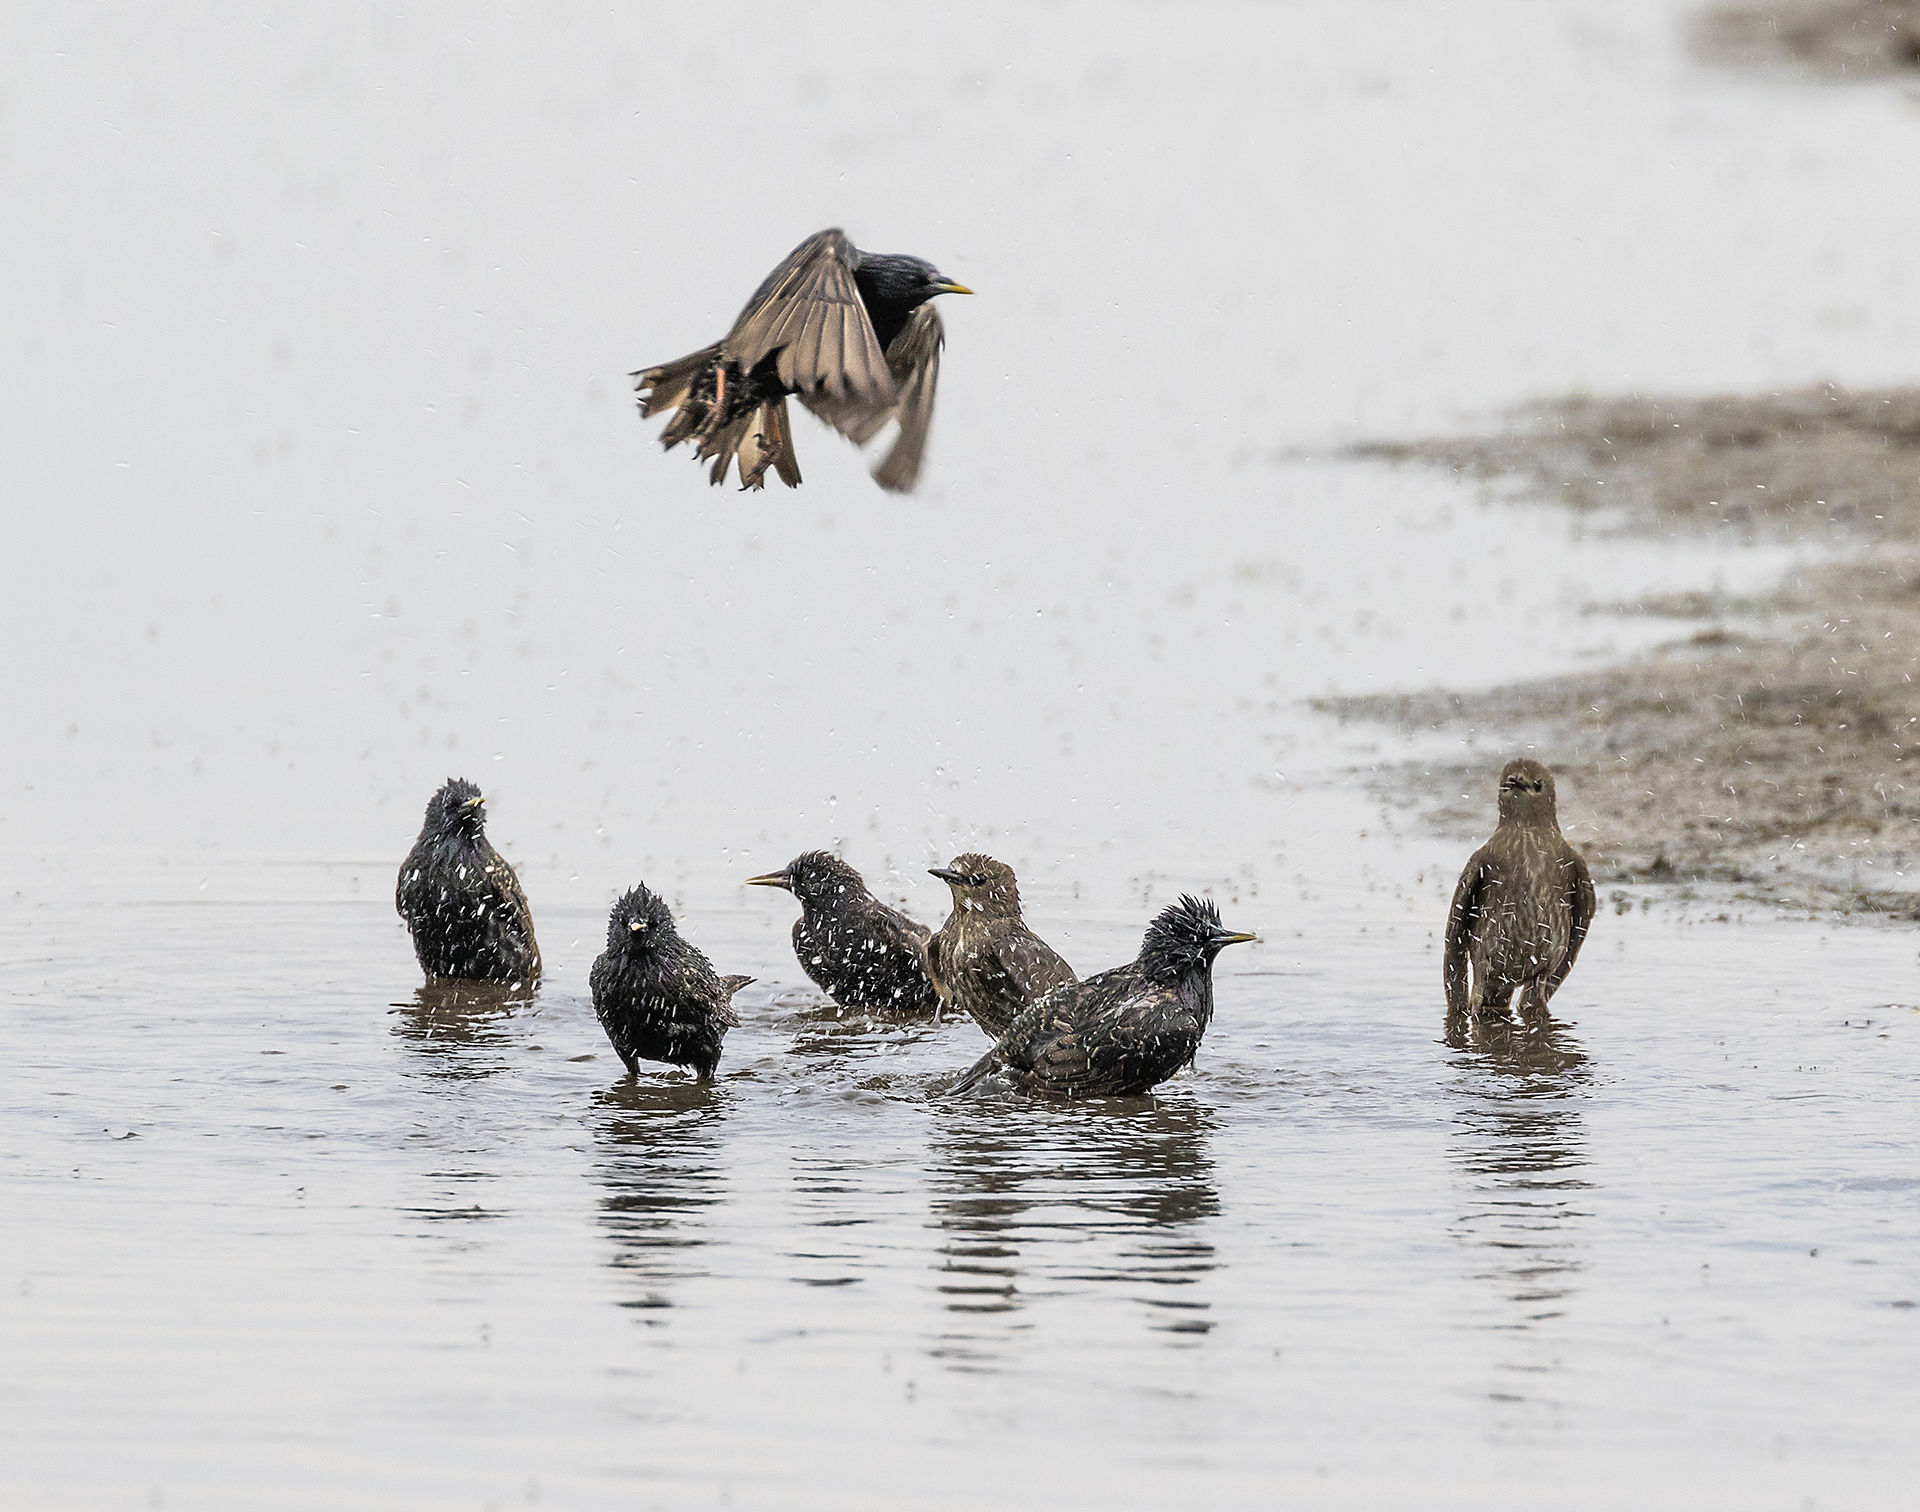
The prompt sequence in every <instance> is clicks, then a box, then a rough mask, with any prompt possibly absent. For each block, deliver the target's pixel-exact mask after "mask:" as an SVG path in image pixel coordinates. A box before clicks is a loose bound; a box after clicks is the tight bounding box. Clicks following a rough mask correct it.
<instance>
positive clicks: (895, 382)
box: [633, 231, 973, 493]
mask: <svg viewBox="0 0 1920 1512" xmlns="http://www.w3.org/2000/svg"><path fill="white" fill-rule="evenodd" d="M972 292H973V290H971V289H969V288H967V287H966V286H965V285H964V284H957V283H955V282H954V281H953V280H952V279H950V278H948V277H946V276H945V275H944V274H942V273H940V272H939V271H938V270H937V269H936V268H935V267H934V266H933V264H932V263H930V262H925V261H922V260H921V259H920V258H918V257H899V256H891V255H887V254H883V253H875V252H862V251H861V250H860V249H859V248H858V247H856V246H854V244H853V243H852V242H850V241H848V240H847V235H846V233H845V232H844V231H821V232H819V233H817V234H816V235H813V236H810V237H808V238H807V239H806V240H805V241H803V242H801V243H800V245H799V246H797V247H795V248H794V249H793V251H792V252H791V253H790V254H789V255H788V257H787V260H786V261H785V262H783V263H781V264H780V266H779V267H777V268H775V269H774V270H773V272H772V273H770V274H769V275H768V276H767V281H766V282H765V283H763V284H761V285H760V287H759V289H758V290H756V291H755V293H754V296H753V298H752V299H750V300H748V301H747V307H746V308H745V309H744V310H742V311H741V312H740V318H739V319H738V320H736V321H734V323H733V329H732V330H731V331H729V332H727V334H726V336H725V337H723V338H722V339H721V340H719V341H716V342H715V343H714V344H713V345H712V346H709V347H702V348H701V349H700V350H699V351H697V352H694V353H692V354H691V355H689V356H686V357H682V358H681V359H680V360H679V361H677V362H668V363H663V364H662V365H661V366H659V367H650V368H642V369H641V370H640V371H639V372H637V373H635V374H634V375H633V380H634V389H635V391H636V392H637V393H639V395H640V413H641V415H642V416H647V417H651V416H653V415H657V414H659V413H661V412H662V411H663V410H669V409H671V410H675V411H677V413H676V414H675V415H674V417H673V419H672V420H670V421H669V422H668V423H667V428H666V430H664V431H663V432H661V435H660V444H661V445H662V446H663V447H665V448H666V449H667V450H668V451H671V450H672V449H673V448H674V447H676V446H678V445H679V444H680V443H681V442H682V441H691V442H692V443H693V447H694V455H695V458H696V460H698V461H702V462H704V461H706V460H707V459H708V458H710V457H711V458H712V459H714V461H713V470H712V472H711V474H710V475H709V481H710V482H713V483H721V482H724V481H725V480H726V476H727V469H728V467H730V466H734V467H737V468H738V470H739V477H740V486H741V487H742V488H759V487H761V486H762V485H763V480H764V479H765V477H766V473H767V469H768V468H769V467H771V468H772V469H773V470H774V471H775V472H777V473H778V474H779V475H780V481H781V482H783V483H785V484H786V485H787V487H789V488H793V487H795V486H797V485H798V484H799V482H800V466H799V463H798V462H797V461H796V460H795V458H794V453H793V431H792V428H791V426H790V424H789V422H788V418H787V395H788V394H793V395H795V396H796V397H797V398H798V399H799V400H800V402H801V403H802V404H804V405H805V406H806V407H807V408H808V409H810V410H812V411H813V413H814V414H815V415H817V416H818V417H819V418H820V419H822V420H824V421H826V423H827V424H828V425H831V426H832V427H833V428H834V429H835V430H837V431H839V432H840V433H841V434H842V435H843V436H846V437H847V438H848V439H849V440H851V441H853V442H855V443H857V444H858V445H861V446H865V445H866V444H867V442H869V441H871V440H872V439H873V438H874V437H875V436H876V435H878V434H879V432H880V429H881V427H882V426H884V425H885V424H886V423H887V422H888V421H889V420H895V421H898V422H899V425H900V433H899V435H898V436H897V437H896V438H895V440H894V443H893V448H892V450H890V451H889V452H888V453H887V455H886V459H885V460H884V461H883V462H881V464H880V465H879V467H877V468H875V469H874V474H873V476H874V479H875V481H876V482H878V483H879V485H880V486H881V487H882V488H884V489H887V490H889V491H890V492H893V493H907V492H909V491H911V489H912V488H913V485H914V482H915V480H917V479H918V478H919V476H920V459H921V456H922V455H923V454H924V453H925V451H926V447H927V430H928V427H929V426H931V425H932V423H933V396H934V390H935V389H936V388H937V387H938V386H939V383H940V348H941V347H942V346H943V345H944V344H945V342H946V333H945V331H944V329H943V328H942V326H941V324H940V317H939V316H938V315H937V314H935V313H934V311H933V307H932V306H931V305H930V304H928V303H927V301H928V300H930V299H932V298H933V297H934V296H935V295H936V294H971V293H972Z"/></svg>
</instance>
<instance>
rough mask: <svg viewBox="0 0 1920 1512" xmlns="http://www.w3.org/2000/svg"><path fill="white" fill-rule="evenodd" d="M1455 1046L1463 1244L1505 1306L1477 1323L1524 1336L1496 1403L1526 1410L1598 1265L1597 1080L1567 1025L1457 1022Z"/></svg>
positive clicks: (1452, 1025)
mask: <svg viewBox="0 0 1920 1512" xmlns="http://www.w3.org/2000/svg"><path fill="white" fill-rule="evenodd" d="M1446 1042H1447V1044H1448V1046H1449V1047H1450V1048H1452V1049H1453V1050H1454V1051H1456V1052H1457V1053H1456V1055H1455V1056H1454V1065H1455V1067H1456V1069H1457V1070H1458V1071H1459V1072H1460V1073H1461V1075H1460V1077H1459V1079H1458V1081H1456V1082H1455V1083H1454V1085H1453V1087H1452V1089H1451V1090H1452V1092H1453V1094H1454V1096H1455V1098H1456V1103H1455V1111H1454V1120H1453V1122H1454V1137H1453V1142H1452V1149H1451V1151H1450V1155H1451V1159H1452V1163H1453V1166H1454V1169H1455V1170H1456V1171H1457V1172H1458V1174H1459V1177H1460V1181H1461V1186H1462V1187H1463V1189H1464V1193H1465V1196H1466V1203H1465V1208H1464V1211H1463V1212H1462V1214H1461V1216H1460V1218H1459V1219H1458V1220H1457V1221H1456V1222H1455V1223H1454V1225H1453V1231H1454V1236H1455V1238H1456V1239H1458V1240H1459V1241H1460V1242H1461V1243H1462V1244H1463V1245H1465V1246H1467V1247H1468V1250H1469V1253H1470V1254H1471V1255H1472V1257H1473V1262H1474V1271H1473V1274H1474V1279H1475V1280H1477V1281H1479V1280H1484V1281H1490V1282H1492V1283H1493V1287H1494V1290H1495V1293H1496V1295H1497V1298H1498V1300H1497V1301H1496V1302H1495V1303H1494V1304H1493V1305H1492V1307H1491V1308H1489V1309H1476V1310H1475V1316H1474V1318H1473V1320H1472V1321H1471V1322H1470V1323H1469V1324H1468V1326H1469V1327H1474V1328H1483V1329H1492V1330H1498V1331H1500V1332H1502V1333H1505V1334H1510V1335H1513V1336H1514V1338H1515V1347H1514V1348H1513V1349H1512V1350H1510V1351H1509V1350H1502V1351H1501V1353H1502V1355H1503V1356H1504V1358H1500V1359H1498V1360H1496V1362H1495V1368H1496V1370H1497V1371H1498V1372H1499V1374H1498V1376H1497V1378H1496V1381H1495V1383H1494V1385H1493V1387H1492V1388H1491V1389H1490V1391H1489V1395H1490V1396H1491V1397H1492V1398H1493V1399H1494V1400H1496V1401H1503V1402H1526V1401H1529V1400H1531V1399H1536V1398H1540V1393H1538V1392H1536V1391H1533V1390H1531V1389H1529V1388H1528V1387H1527V1386H1526V1384H1525V1383H1526V1381H1527V1379H1528V1377H1530V1376H1537V1375H1541V1374H1544V1373H1547V1372H1549V1371H1550V1370H1551V1369H1552V1368H1553V1356H1554V1354H1555V1353H1557V1345H1556V1344H1554V1342H1553V1341H1554V1338H1555V1335H1556V1333H1557V1331H1558V1325H1559V1324H1560V1321H1561V1320H1562V1319H1563V1318H1564V1317H1565V1315H1566V1313H1567V1310H1568V1308H1569V1306H1570V1305H1571V1303H1572V1300H1573V1297H1574V1295H1575V1292H1576V1289H1577V1286H1578V1282H1579V1278H1580V1275H1581V1272H1582V1271H1583V1270H1585V1268H1586V1263H1585V1261H1583V1260H1582V1259H1581V1240H1580V1226H1581V1222H1582V1220H1583V1219H1585V1218H1586V1217H1587V1216H1588V1214H1587V1212H1586V1211H1585V1209H1584V1207H1583V1206H1582V1197H1581V1194H1582V1193H1585V1192H1588V1191H1591V1190H1592V1183H1591V1182H1589V1181H1588V1180H1587V1179H1586V1178H1585V1176H1584V1175H1583V1174H1582V1173H1583V1172H1584V1171H1585V1170H1586V1168H1587V1166H1588V1164H1589V1158H1588V1154H1587V1136H1586V1128H1585V1123H1584V1120H1583V1118H1582V1116H1581V1111H1580V1104H1581V1101H1582V1099H1583V1098H1584V1096H1585V1095H1586V1089H1587V1084H1588V1082H1589V1080H1590V1078H1591V1074H1592V1073H1591V1070H1590V1068H1589V1065H1588V1062H1587V1057H1586V1054H1585V1052H1584V1051H1582V1050H1581V1049H1580V1047H1579V1045H1578V1043H1577V1042H1576V1041H1575V1040H1574V1039H1573V1038H1572V1036H1571V1034H1570V1033H1569V1031H1568V1029H1567V1026H1566V1025H1564V1024H1562V1023H1559V1022H1558V1021H1556V1020H1554V1019H1552V1018H1550V1017H1548V1016H1547V1015H1546V1014H1545V1013H1543V1012H1538V1011H1535V1012H1533V1013H1530V1014H1528V1015H1527V1016H1525V1017H1524V1018H1522V1019H1521V1020H1520V1021H1518V1022H1516V1021H1514V1020H1512V1019H1508V1018H1505V1017H1499V1018H1492V1019H1487V1018H1479V1019H1474V1018H1472V1017H1471V1016H1469V1015H1467V1014H1458V1015H1450V1016H1449V1018H1448V1021H1447V1032H1446ZM1522 1341H1524V1342H1522Z"/></svg>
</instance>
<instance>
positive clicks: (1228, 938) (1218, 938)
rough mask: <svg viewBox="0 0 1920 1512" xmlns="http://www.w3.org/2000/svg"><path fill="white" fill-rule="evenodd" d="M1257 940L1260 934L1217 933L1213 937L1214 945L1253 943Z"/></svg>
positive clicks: (1256, 942) (1257, 941)
mask: <svg viewBox="0 0 1920 1512" xmlns="http://www.w3.org/2000/svg"><path fill="white" fill-rule="evenodd" d="M1259 940H1260V936H1259V935H1253V934H1217V935H1215V936H1214V937H1213V943H1214V944H1216V945H1254V944H1258V943H1259Z"/></svg>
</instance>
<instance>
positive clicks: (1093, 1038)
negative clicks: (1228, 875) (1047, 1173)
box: [950, 896, 1254, 1098]
mask: <svg viewBox="0 0 1920 1512" xmlns="http://www.w3.org/2000/svg"><path fill="white" fill-rule="evenodd" d="M1253 938H1254V936H1253V935H1250V934H1232V933H1229V932H1228V931H1227V930H1225V929H1223V928H1221V925H1220V911H1219V910H1218V909H1216V908H1215V907H1214V906H1213V904H1211V903H1208V902H1203V901H1202V900H1201V899H1199V898H1195V897H1192V896H1188V897H1183V898H1182V899H1181V900H1180V901H1179V902H1178V903H1175V904H1173V905H1172V906H1170V907H1168V908H1164V909H1162V910H1161V911H1160V915H1159V917H1158V918H1156V919H1155V920H1154V921H1153V923H1151V924H1150V925H1148V926H1147V937H1146V939H1145V940H1143V941H1142V942H1141V944H1140V954H1139V955H1138V956H1136V957H1135V958H1134V959H1133V961H1132V963H1131V964H1129V965H1126V966H1116V967H1115V968H1114V969H1113V970H1112V971H1103V972H1101V973H1100V974H1099V975H1098V976H1091V977H1088V978H1087V979H1086V980H1085V981H1084V982H1075V983H1073V984H1071V985H1070V986H1066V987H1061V988H1059V989H1057V990H1056V991H1053V992H1050V993H1048V994H1047V995H1046V996H1045V997H1043V998H1041V999H1040V1001H1039V1002H1037V1003H1035V1004H1034V1005H1033V1006H1032V1007H1031V1008H1029V1009H1027V1011H1026V1012H1025V1013H1023V1014H1021V1015H1020V1017H1019V1018H1017V1019H1015V1020H1014V1021H1013V1027H1012V1028H1010V1029H1009V1030H1007V1032H1006V1035H1005V1036H1004V1037H1003V1038H1002V1039H1001V1041H1000V1043H999V1044H997V1045H995V1046H994V1047H993V1048H992V1049H991V1050H989V1051H988V1052H987V1053H986V1054H985V1055H983V1056H981V1057H980V1059H979V1060H978V1061H977V1062H975V1064H974V1066H973V1068H972V1069H971V1070H970V1071H968V1072H967V1074H966V1075H965V1076H963V1077H961V1078H960V1080H959V1081H957V1082H955V1083H954V1084H953V1086H952V1088H951V1089H950V1090H951V1091H953V1092H964V1091H966V1090H967V1089H968V1088H969V1087H971V1086H972V1085H973V1084H974V1083H975V1082H978V1081H980V1080H982V1079H983V1078H985V1077H988V1076H991V1075H992V1074H993V1073H994V1072H995V1071H1000V1070H1004V1071H1006V1072H1007V1074H1008V1076H1009V1077H1010V1078H1011V1080H1012V1082H1013V1084H1014V1086H1016V1087H1017V1088H1019V1089H1020V1090H1021V1091H1022V1092H1031V1093H1035V1094H1037V1095H1039V1096H1043V1097H1067V1098H1075V1097H1134V1096H1138V1095H1139V1094H1140V1093H1142V1092H1150V1091H1152V1090H1153V1088H1155V1087H1157V1086H1159V1085H1160V1083H1161V1082H1163V1081H1165V1080H1166V1079H1167V1078H1168V1077H1170V1076H1172V1075H1173V1074H1174V1073H1175V1072H1176V1071H1179V1070H1180V1069H1181V1068H1182V1067H1184V1066H1186V1065H1187V1064H1188V1063H1190V1062H1191V1061H1192V1060H1193V1057H1194V1052H1195V1051H1197V1050H1198V1049H1199V1048H1200V1039H1201V1036H1203V1035H1204V1034H1205V1033H1206V1032H1207V1025H1208V1024H1209V1023H1211V1022H1212V1020H1213V958H1214V957H1215V956H1217V955H1219V954H1220V952H1221V951H1222V950H1224V949H1225V948H1226V947H1227V946H1229V945H1234V944H1238V943H1239V942H1241V941H1243V940H1251V939H1253Z"/></svg>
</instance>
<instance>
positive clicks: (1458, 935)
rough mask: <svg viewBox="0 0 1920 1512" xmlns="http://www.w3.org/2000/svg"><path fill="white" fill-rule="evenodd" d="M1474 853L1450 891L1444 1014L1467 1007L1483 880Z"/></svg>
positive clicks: (1463, 1010) (1478, 853)
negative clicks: (1456, 885)
mask: <svg viewBox="0 0 1920 1512" xmlns="http://www.w3.org/2000/svg"><path fill="white" fill-rule="evenodd" d="M1483 854H1484V852H1481V851H1475V852H1474V855H1473V859H1472V860H1471V861H1469V862H1468V863H1467V869H1466V870H1465V871H1463V872H1461V873H1460V885H1459V886H1458V887H1456V888H1454V890H1453V905H1452V907H1450V908H1449V909H1448V910H1447V949H1446V957H1445V964H1444V966H1443V967H1442V974H1443V976H1444V977H1445V979H1446V985H1447V1012H1449V1013H1465V1012H1466V1011H1467V1008H1468V1007H1469V997H1468V991H1469V989H1468V983H1467V962H1468V957H1469V955H1470V954H1471V952H1472V949H1473V926H1474V924H1475V922H1476V921H1477V920H1478V919H1479V916H1480V906H1481V904H1480V890H1481V883H1482V882H1483V881H1484V880H1485V878H1484V869H1483V868H1482V866H1481V864H1480V858H1481V856H1482V855H1483Z"/></svg>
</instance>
